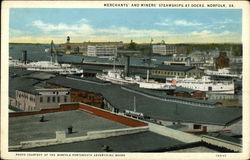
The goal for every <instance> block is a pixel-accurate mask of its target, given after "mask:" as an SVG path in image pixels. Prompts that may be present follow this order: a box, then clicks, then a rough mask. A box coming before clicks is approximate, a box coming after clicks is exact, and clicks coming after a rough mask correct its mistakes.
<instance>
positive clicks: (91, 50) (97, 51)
mask: <svg viewBox="0 0 250 160" xmlns="http://www.w3.org/2000/svg"><path fill="white" fill-rule="evenodd" d="M87 53H88V56H91V57H114V56H117V47H115V46H88V51H87Z"/></svg>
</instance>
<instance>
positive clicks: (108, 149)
mask: <svg viewBox="0 0 250 160" xmlns="http://www.w3.org/2000/svg"><path fill="white" fill-rule="evenodd" d="M101 151H103V152H110V151H111V149H110V147H109V146H108V145H106V144H104V145H102V148H101Z"/></svg>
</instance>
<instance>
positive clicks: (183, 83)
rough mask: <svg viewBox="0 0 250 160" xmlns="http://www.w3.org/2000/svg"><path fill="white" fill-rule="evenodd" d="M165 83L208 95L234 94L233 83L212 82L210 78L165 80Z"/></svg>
mask: <svg viewBox="0 0 250 160" xmlns="http://www.w3.org/2000/svg"><path fill="white" fill-rule="evenodd" d="M166 81H167V82H169V83H172V84H173V85H175V86H177V87H184V88H190V89H193V90H199V91H204V92H210V93H220V94H234V89H235V86H234V82H233V81H225V80H223V81H222V80H212V79H211V78H210V76H203V77H202V78H200V79H195V78H193V77H190V78H187V77H185V78H179V77H175V78H166Z"/></svg>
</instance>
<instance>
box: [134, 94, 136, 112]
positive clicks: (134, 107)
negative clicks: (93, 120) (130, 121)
mask: <svg viewBox="0 0 250 160" xmlns="http://www.w3.org/2000/svg"><path fill="white" fill-rule="evenodd" d="M134 112H136V97H135V96H134Z"/></svg>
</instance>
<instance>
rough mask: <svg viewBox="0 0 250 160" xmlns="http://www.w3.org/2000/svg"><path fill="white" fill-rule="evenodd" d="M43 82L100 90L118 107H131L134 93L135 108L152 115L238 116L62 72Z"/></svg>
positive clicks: (215, 119) (213, 119)
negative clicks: (98, 83) (100, 83)
mask: <svg viewBox="0 0 250 160" xmlns="http://www.w3.org/2000/svg"><path fill="white" fill-rule="evenodd" d="M47 82H49V83H55V84H58V85H61V86H62V87H66V88H74V89H79V90H84V91H87V92H91V93H97V94H101V95H103V97H104V98H105V99H106V100H108V102H109V103H110V104H111V105H112V106H114V107H116V108H119V109H120V110H125V109H128V110H131V109H133V104H134V97H136V105H137V111H138V112H142V113H144V114H145V115H148V116H150V117H152V118H156V119H162V120H171V121H185V122H196V123H204V124H217V125H226V124H227V123H229V122H231V121H234V120H236V119H239V118H241V116H242V110H241V109H240V108H219V107H215V108H207V107H197V106H192V105H187V104H178V103H175V102H168V101H165V100H158V99H154V98H151V97H147V96H143V95H140V94H137V93H133V92H129V91H127V90H124V89H122V88H121V86H120V85H115V84H110V85H96V84H93V83H88V82H83V81H79V80H72V79H68V78H65V77H62V76H57V77H55V78H53V79H50V80H48V81H47Z"/></svg>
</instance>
